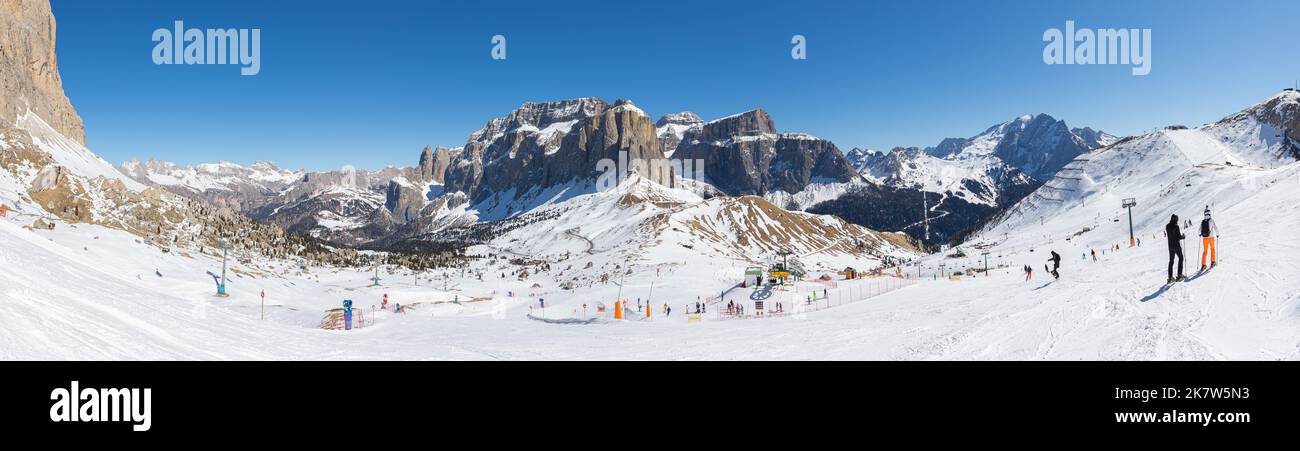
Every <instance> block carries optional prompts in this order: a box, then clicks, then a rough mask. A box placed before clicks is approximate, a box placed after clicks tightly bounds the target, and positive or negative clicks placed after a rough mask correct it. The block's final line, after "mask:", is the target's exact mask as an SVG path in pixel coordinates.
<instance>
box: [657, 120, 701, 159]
mask: <svg viewBox="0 0 1300 451" xmlns="http://www.w3.org/2000/svg"><path fill="white" fill-rule="evenodd" d="M701 124H704V120H703V119H700V117H699V116H697V115H696V114H695V113H692V112H690V111H682V112H680V113H672V114H665V115H664V116H663V117H661V118H659V120H658V121H656V122H655V128H656V129H658V131H659V132H658V133H659V149H660V150H662V151H663V153H664V155H668V154H671V153H672V152H673V151H674V150H677V145H678V144H681V142H682V138H683V137H684V136H685V135H686V131H687V130H690V129H691V128H694V127H698V126H700V125H701Z"/></svg>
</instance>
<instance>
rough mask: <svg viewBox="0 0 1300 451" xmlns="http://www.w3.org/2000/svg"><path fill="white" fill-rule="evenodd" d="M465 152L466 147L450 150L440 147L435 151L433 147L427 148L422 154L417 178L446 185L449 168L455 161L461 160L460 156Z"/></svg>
mask: <svg viewBox="0 0 1300 451" xmlns="http://www.w3.org/2000/svg"><path fill="white" fill-rule="evenodd" d="M464 150H465V148H464V147H457V148H454V149H449V148H446V147H442V146H439V147H438V148H437V149H434V148H433V147H431V146H425V147H424V150H423V151H421V152H420V164H419V166H418V167H417V168H418V175H417V178H419V179H420V180H431V181H434V182H437V183H444V181H445V180H446V174H447V167H448V166H451V162H452V161H453V160H456V159H458V158H460V154H461V152H462V151H464Z"/></svg>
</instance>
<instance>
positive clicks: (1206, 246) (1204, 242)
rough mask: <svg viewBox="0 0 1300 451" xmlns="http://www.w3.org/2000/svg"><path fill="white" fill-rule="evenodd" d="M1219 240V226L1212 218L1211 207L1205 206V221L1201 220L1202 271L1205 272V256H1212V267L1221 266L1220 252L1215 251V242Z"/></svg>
mask: <svg viewBox="0 0 1300 451" xmlns="http://www.w3.org/2000/svg"><path fill="white" fill-rule="evenodd" d="M1218 238H1219V226H1217V225H1215V224H1214V219H1213V218H1210V206H1209V205H1206V206H1205V219H1202V220H1201V271H1205V254H1207V253H1208V254H1210V267H1211V268H1213V267H1215V266H1216V265H1218V264H1219V262H1218V260H1219V256H1218V255H1217V254H1218V252H1216V250H1215V249H1214V240H1217V239H1218Z"/></svg>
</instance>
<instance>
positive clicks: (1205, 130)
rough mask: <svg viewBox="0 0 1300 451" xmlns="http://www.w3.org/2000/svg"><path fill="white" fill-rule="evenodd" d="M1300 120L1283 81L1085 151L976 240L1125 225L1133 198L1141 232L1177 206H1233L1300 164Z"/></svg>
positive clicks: (1192, 214) (1299, 96)
mask: <svg viewBox="0 0 1300 451" xmlns="http://www.w3.org/2000/svg"><path fill="white" fill-rule="evenodd" d="M1297 129H1300V92H1296V91H1294V90H1286V91H1282V92H1281V93H1279V94H1277V95H1274V96H1272V97H1270V98H1268V99H1266V100H1264V101H1263V102H1260V103H1259V104H1256V105H1255V106H1252V107H1250V108H1248V109H1246V110H1243V111H1241V112H1239V113H1236V114H1233V115H1230V116H1228V117H1226V118H1224V119H1222V120H1220V121H1218V122H1215V123H1212V124H1207V125H1203V126H1201V127H1197V128H1192V129H1188V128H1186V127H1181V126H1172V127H1168V128H1166V129H1164V130H1160V131H1157V132H1152V133H1147V134H1144V135H1139V136H1132V137H1128V138H1124V139H1121V140H1119V141H1117V142H1116V143H1114V144H1112V145H1110V146H1108V147H1104V148H1101V149H1097V150H1094V151H1090V152H1087V153H1085V154H1083V155H1080V156H1079V157H1078V158H1076V159H1075V160H1073V161H1072V162H1071V163H1070V164H1068V165H1067V166H1066V167H1064V168H1062V169H1061V170H1060V171H1059V172H1058V174H1057V175H1056V176H1055V177H1054V178H1052V179H1051V180H1049V181H1047V183H1045V184H1044V185H1043V186H1041V187H1039V188H1038V189H1037V190H1035V191H1034V192H1033V193H1032V195H1030V196H1028V197H1026V198H1025V199H1023V200H1021V201H1020V202H1018V203H1017V204H1016V205H1014V206H1012V207H1011V208H1009V209H1007V211H1005V212H1004V213H1002V214H1000V215H999V216H998V217H997V218H996V219H995V220H993V221H991V222H990V223H989V224H988V225H987V226H986V227H984V228H983V230H982V231H981V233H980V234H979V237H977V238H976V239H984V240H991V239H995V238H996V237H997V236H998V235H1000V234H1008V235H1010V234H1011V233H1012V232H1014V231H1018V230H1022V229H1024V228H1026V227H1033V226H1035V225H1040V226H1041V225H1045V224H1049V223H1051V224H1053V225H1054V229H1053V230H1055V231H1056V233H1057V234H1058V235H1066V234H1077V236H1085V235H1086V234H1088V233H1089V232H1090V231H1092V230H1095V229H1097V228H1098V227H1100V226H1101V225H1102V224H1104V223H1106V222H1115V223H1120V222H1124V224H1123V225H1125V226H1127V223H1126V221H1119V217H1120V214H1121V213H1124V212H1123V210H1122V209H1121V208H1120V205H1121V202H1122V201H1123V199H1126V198H1134V199H1136V200H1137V202H1138V207H1137V208H1135V215H1134V227H1135V228H1136V229H1137V230H1138V231H1139V234H1138V235H1139V236H1141V235H1143V233H1142V232H1145V234H1147V235H1150V234H1151V233H1153V232H1154V233H1158V232H1159V231H1160V230H1161V229H1160V227H1162V226H1163V225H1164V223H1165V221H1167V220H1168V219H1169V215H1170V214H1179V215H1180V216H1181V217H1183V218H1187V219H1193V220H1195V219H1198V218H1199V217H1200V215H1199V213H1200V211H1201V209H1202V208H1204V207H1205V206H1207V205H1208V206H1210V207H1211V208H1212V209H1215V210H1226V209H1229V208H1231V207H1233V206H1234V205H1236V204H1237V203H1239V202H1242V201H1244V200H1245V199H1246V198H1249V197H1250V196H1253V195H1254V194H1256V193H1257V192H1258V191H1259V190H1260V189H1262V188H1264V187H1268V186H1272V185H1273V184H1275V183H1277V182H1279V181H1280V179H1278V177H1281V175H1280V174H1284V172H1278V171H1280V170H1282V169H1283V168H1290V167H1294V166H1295V164H1296V161H1297V159H1298V158H1300V152H1297V150H1296V149H1297V148H1300V145H1298V143H1300V140H1298V139H1297V137H1298V136H1300V135H1297V132H1296V130H1297ZM1125 214H1126V213H1125ZM1126 235H1127V233H1126ZM1025 244H1026V243H1022V245H1025Z"/></svg>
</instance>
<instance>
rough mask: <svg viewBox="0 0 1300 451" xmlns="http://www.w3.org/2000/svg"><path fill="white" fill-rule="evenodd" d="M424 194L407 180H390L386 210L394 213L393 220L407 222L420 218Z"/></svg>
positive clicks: (386, 196)
mask: <svg viewBox="0 0 1300 451" xmlns="http://www.w3.org/2000/svg"><path fill="white" fill-rule="evenodd" d="M424 203H425V199H424V192H422V191H421V190H420V189H419V188H418V187H417V186H415V185H413V184H410V183H409V182H407V181H406V180H398V179H395V180H390V181H389V182H388V188H387V190H386V193H385V200H384V208H387V209H388V211H390V212H392V213H393V220H394V221H396V222H399V223H400V222H406V221H410V220H412V219H415V218H416V216H419V214H420V209H421V208H423V207H424Z"/></svg>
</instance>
